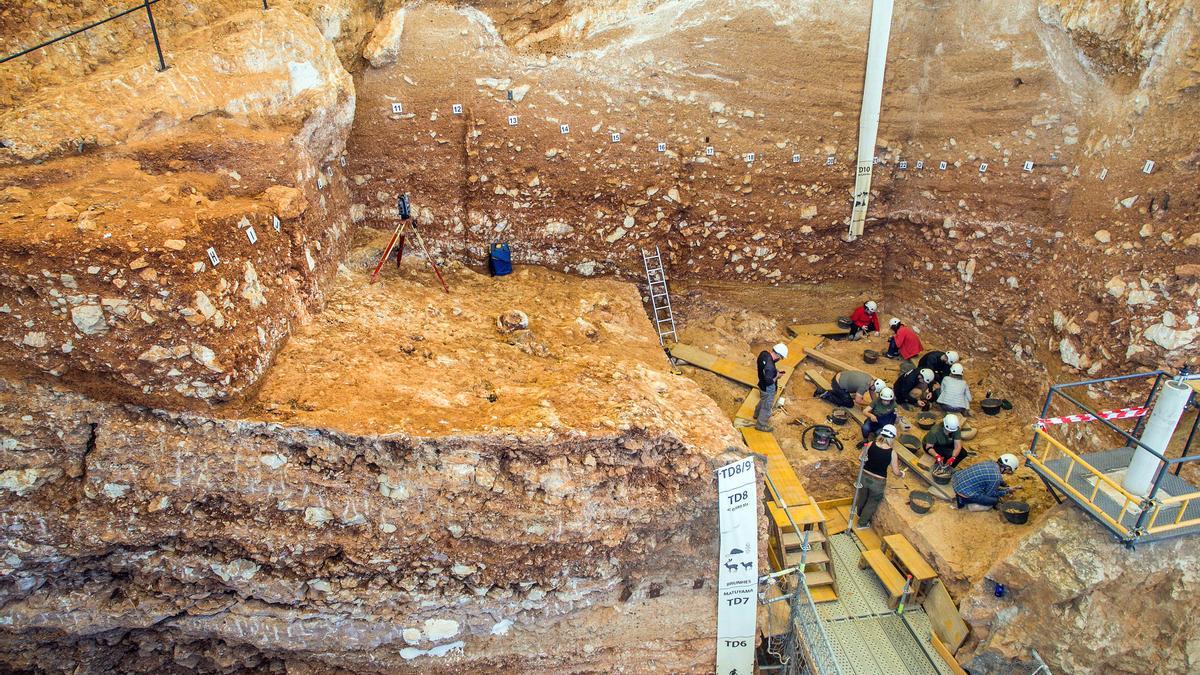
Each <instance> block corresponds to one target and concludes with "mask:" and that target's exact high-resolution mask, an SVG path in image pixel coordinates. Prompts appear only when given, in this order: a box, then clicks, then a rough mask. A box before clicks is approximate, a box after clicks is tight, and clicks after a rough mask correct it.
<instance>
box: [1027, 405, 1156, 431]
mask: <svg viewBox="0 0 1200 675" xmlns="http://www.w3.org/2000/svg"><path fill="white" fill-rule="evenodd" d="M1148 412H1150V409H1149V408H1143V407H1134V408H1120V409H1117V410H1105V411H1104V412H1102V413H1100V419H1105V420H1123V419H1129V418H1130V417H1143V416H1145V414H1146V413H1148ZM1095 419H1096V417H1095V416H1094V415H1064V416H1062V417H1039V418H1038V421H1037V426H1038V428H1039V429H1045V428H1046V427H1047V426H1049V425H1051V424H1074V423H1076V422H1092V421H1095Z"/></svg>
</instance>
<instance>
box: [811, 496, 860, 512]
mask: <svg viewBox="0 0 1200 675" xmlns="http://www.w3.org/2000/svg"><path fill="white" fill-rule="evenodd" d="M853 503H854V497H839V498H837V499H826V500H823V501H819V502H817V506H819V507H821V509H822V510H824V509H834V508H837V507H839V506H850V505H851V504H853Z"/></svg>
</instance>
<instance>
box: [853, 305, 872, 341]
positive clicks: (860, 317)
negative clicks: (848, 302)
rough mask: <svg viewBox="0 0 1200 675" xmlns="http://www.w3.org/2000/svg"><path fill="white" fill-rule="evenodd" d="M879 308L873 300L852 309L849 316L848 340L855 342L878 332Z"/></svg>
mask: <svg viewBox="0 0 1200 675" xmlns="http://www.w3.org/2000/svg"><path fill="white" fill-rule="evenodd" d="M878 310H879V306H878V305H876V304H875V301H874V300H868V301H866V302H864V303H863V304H861V305H859V306H858V307H856V308H854V313H853V314H851V315H850V339H851V340H857V339H859V338H860V337H862V336H864V335H866V334H867V333H878V332H879V315H878V314H877V313H876V312H877V311H878Z"/></svg>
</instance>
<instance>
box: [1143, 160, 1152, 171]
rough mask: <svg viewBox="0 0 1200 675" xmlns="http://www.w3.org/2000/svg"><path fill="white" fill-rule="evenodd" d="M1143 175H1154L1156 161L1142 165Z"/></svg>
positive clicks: (1147, 161) (1148, 161)
mask: <svg viewBox="0 0 1200 675" xmlns="http://www.w3.org/2000/svg"><path fill="white" fill-rule="evenodd" d="M1142 173H1154V160H1152V159H1148V160H1146V163H1145V164H1143V165H1142Z"/></svg>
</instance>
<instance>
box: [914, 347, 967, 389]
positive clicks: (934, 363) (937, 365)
mask: <svg viewBox="0 0 1200 675" xmlns="http://www.w3.org/2000/svg"><path fill="white" fill-rule="evenodd" d="M956 363H958V352H954V351H950V352H938V351H933V352H926V353H925V355H924V356H922V357H921V360H920V361H918V362H917V368H918V369H919V368H928V369H930V370H932V371H933V380H934V381H935V382H937V383H939V384H940V383H941V381H942V380H943V379H944V378H945V377H946V376H947V375H949V374H950V366H953V365H954V364H956Z"/></svg>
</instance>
